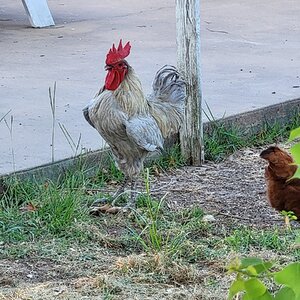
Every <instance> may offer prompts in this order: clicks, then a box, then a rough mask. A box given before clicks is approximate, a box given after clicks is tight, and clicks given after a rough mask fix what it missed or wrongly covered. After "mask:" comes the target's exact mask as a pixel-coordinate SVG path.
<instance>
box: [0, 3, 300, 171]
mask: <svg viewBox="0 0 300 300" xmlns="http://www.w3.org/2000/svg"><path fill="white" fill-rule="evenodd" d="M48 3H49V7H50V8H51V11H52V13H53V17H54V19H55V21H56V26H55V27H53V28H48V29H33V28H31V27H30V26H29V21H28V19H27V16H26V14H25V11H24V8H23V6H22V4H21V1H5V0H0V50H1V51H0V59H1V60H0V61H1V63H0V76H1V80H0V118H1V116H3V115H4V114H5V113H6V112H8V111H9V110H11V113H10V114H9V116H7V118H6V119H7V121H8V122H9V121H10V116H11V115H13V132H12V142H11V139H10V132H9V130H8V128H7V127H6V125H5V123H4V122H3V121H2V122H1V123H0V153H1V156H0V174H1V173H6V172H11V171H13V169H14V168H15V169H16V170H19V169H23V168H28V167H33V166H37V165H40V164H44V163H47V162H50V161H51V128H52V125H51V123H52V117H51V110H50V104H49V97H48V88H49V86H53V84H54V82H55V81H56V82H57V99H56V101H57V107H56V137H55V143H54V147H55V159H61V158H65V157H69V156H71V155H72V154H73V150H72V148H71V147H70V145H69V143H68V141H67V139H66V137H65V135H64V134H63V133H62V130H61V129H60V128H59V126H58V123H60V124H61V125H63V126H65V128H66V130H67V131H68V133H69V134H70V136H71V137H72V139H73V140H74V141H75V143H76V142H77V141H78V139H79V136H80V135H81V140H80V147H83V148H85V149H97V148H99V147H101V146H102V141H101V139H100V138H99V136H98V133H97V132H96V131H95V130H93V129H92V128H91V127H89V125H88V124H87V123H86V122H85V120H84V119H83V117H82V115H81V109H82V107H83V106H84V105H85V104H86V103H87V101H88V100H89V99H90V98H91V97H93V95H94V94H95V92H96V91H97V89H99V88H100V87H101V85H102V84H103V79H104V76H105V72H104V59H105V55H106V52H107V50H108V48H109V47H110V46H111V44H112V42H114V41H118V40H119V38H120V37H122V38H123V39H124V40H125V41H126V40H130V41H131V43H132V53H131V55H130V58H129V62H130V63H131V65H132V66H133V67H134V68H135V69H136V71H137V73H138V74H139V75H140V78H141V80H142V83H143V85H144V90H145V92H146V93H149V91H150V85H151V81H152V78H153V76H154V73H155V71H156V70H157V69H158V68H159V67H160V66H162V65H163V64H166V63H169V64H175V63H176V44H175V34H176V33H175V7H174V1H173V0H172V1H171V0H167V1H163V2H162V1H158V0H151V1H146V0H131V1H126V0H122V1H121V0H115V1H108V0H102V1H98V0H86V1H80V0H49V1H48ZM201 9H202V20H201V25H202V76H203V79H202V81H203V97H204V100H205V101H206V102H207V103H208V104H209V106H210V108H211V110H212V111H213V113H214V114H215V116H216V117H221V116H222V115H224V114H225V115H226V116H228V115H232V114H237V113H240V112H244V111H249V110H252V109H255V108H260V107H264V106H267V105H270V104H273V103H278V102H282V101H285V100H288V99H292V98H297V97H299V96H300V88H298V87H299V86H300V79H299V76H300V51H299V49H300V39H299V35H300V19H299V15H300V1H299V0H265V1H260V0H252V1H249V0H202V1H201ZM12 149H13V151H14V157H15V159H14V161H15V163H14V165H15V166H13V159H12Z"/></svg>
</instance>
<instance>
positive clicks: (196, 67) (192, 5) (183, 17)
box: [176, 0, 204, 165]
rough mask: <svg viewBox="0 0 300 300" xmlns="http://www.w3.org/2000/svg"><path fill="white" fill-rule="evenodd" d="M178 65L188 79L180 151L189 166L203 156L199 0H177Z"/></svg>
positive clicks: (199, 161) (199, 163)
mask: <svg viewBox="0 0 300 300" xmlns="http://www.w3.org/2000/svg"><path fill="white" fill-rule="evenodd" d="M176 27H177V28H176V29H177V65H178V69H179V71H180V72H181V74H183V76H184V78H185V80H186V81H187V99H186V105H185V117H184V122H183V126H182V130H181V132H180V143H181V152H182V154H183V156H184V157H185V158H186V160H187V162H188V163H189V164H190V165H201V164H202V162H203V159H204V151H203V125H202V107H201V102H202V101H201V100H202V93H201V81H200V0H176Z"/></svg>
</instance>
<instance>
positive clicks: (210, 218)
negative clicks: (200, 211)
mask: <svg viewBox="0 0 300 300" xmlns="http://www.w3.org/2000/svg"><path fill="white" fill-rule="evenodd" d="M202 220H203V221H204V222H215V221H216V218H215V217H214V216H213V215H205V216H204V217H203V218H202Z"/></svg>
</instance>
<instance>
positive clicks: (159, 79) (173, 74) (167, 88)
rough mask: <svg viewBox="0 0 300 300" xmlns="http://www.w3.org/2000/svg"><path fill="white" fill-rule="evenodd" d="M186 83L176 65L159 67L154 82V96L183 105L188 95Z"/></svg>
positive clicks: (157, 98)
mask: <svg viewBox="0 0 300 300" xmlns="http://www.w3.org/2000/svg"><path fill="white" fill-rule="evenodd" d="M185 87H186V84H185V82H184V81H183V79H182V78H181V77H180V74H179V72H178V71H177V69H176V68H175V67H174V66H170V65H165V66H163V67H162V68H161V69H159V70H158V71H157V73H156V75H155V77H154V81H153V84H152V88H153V95H152V96H153V98H155V99H156V100H157V101H161V102H170V103H172V104H175V105H176V104H178V105H179V106H183V103H184V100H185V97H186V88H185Z"/></svg>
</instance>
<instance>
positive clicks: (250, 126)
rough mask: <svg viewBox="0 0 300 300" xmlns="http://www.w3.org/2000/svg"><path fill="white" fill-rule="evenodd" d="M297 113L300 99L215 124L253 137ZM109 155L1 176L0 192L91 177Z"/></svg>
mask: <svg viewBox="0 0 300 300" xmlns="http://www.w3.org/2000/svg"><path fill="white" fill-rule="evenodd" d="M297 112H300V98H297V99H294V100H288V101H286V102H282V103H279V104H274V105H271V106H267V107H264V108H261V109H256V110H253V111H249V112H245V113H241V114H237V115H233V116H230V117H227V118H223V119H220V120H217V122H221V123H224V124H225V125H227V126H231V125H233V126H236V127H237V128H240V129H241V130H243V131H244V132H245V134H247V132H248V133H253V132H257V131H259V130H260V129H262V128H263V126H264V125H265V124H274V123H275V122H277V123H280V124H286V123H288V121H289V120H290V119H291V118H292V117H293V116H294V115H295V114H296V113H297ZM212 128H213V126H212V122H206V123H204V131H205V132H209V131H210V130H212ZM109 155H110V151H109V150H108V149H104V150H97V151H93V152H89V153H86V154H83V155H80V156H77V157H72V158H67V159H63V160H60V161H56V162H55V163H50V164H45V165H41V166H38V167H35V168H30V169H25V170H22V171H18V172H16V173H10V174H4V175H0V188H1V181H2V180H3V179H5V178H8V177H13V176H15V177H17V178H18V179H20V180H36V181H38V182H41V181H45V180H57V179H58V178H60V177H61V176H63V175H64V174H65V173H66V172H67V171H72V170H75V169H76V168H77V169H78V165H80V166H82V167H84V170H85V171H86V172H87V173H88V174H91V175H92V174H95V172H96V171H97V169H98V167H99V162H101V165H103V166H105V164H107V162H108V158H109Z"/></svg>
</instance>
